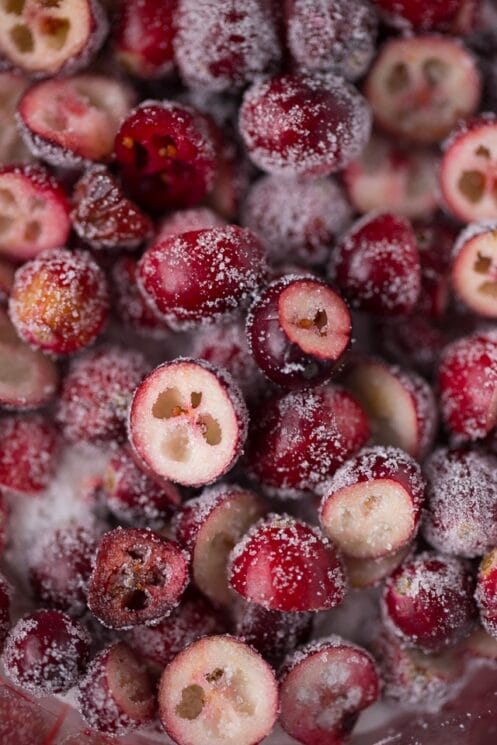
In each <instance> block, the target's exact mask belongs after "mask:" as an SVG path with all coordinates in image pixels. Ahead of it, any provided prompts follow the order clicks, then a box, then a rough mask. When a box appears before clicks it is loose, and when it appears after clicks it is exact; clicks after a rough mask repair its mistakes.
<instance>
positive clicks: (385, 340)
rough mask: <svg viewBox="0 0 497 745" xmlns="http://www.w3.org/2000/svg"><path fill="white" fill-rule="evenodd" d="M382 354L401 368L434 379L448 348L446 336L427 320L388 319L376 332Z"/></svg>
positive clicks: (414, 318) (418, 317) (416, 318)
mask: <svg viewBox="0 0 497 745" xmlns="http://www.w3.org/2000/svg"><path fill="white" fill-rule="evenodd" d="M377 337H378V339H379V342H380V344H381V350H382V352H383V354H384V355H385V356H386V357H388V358H390V359H392V360H393V361H394V362H397V363H398V364H399V365H402V366H403V367H404V368H412V369H414V370H416V371H417V372H418V373H421V375H424V376H426V377H427V378H432V377H433V375H434V373H435V370H436V369H437V367H438V360H439V357H440V354H441V353H442V350H443V348H444V347H445V345H446V344H447V337H446V336H445V334H444V332H443V331H442V330H441V329H439V328H438V327H437V326H435V325H434V324H433V323H431V322H430V320H429V319H428V318H425V317H424V316H421V315H417V314H416V313H415V314H414V315H412V316H407V318H402V319H393V320H391V319H388V321H384V322H383V323H382V324H381V325H380V326H379V327H378V330H377Z"/></svg>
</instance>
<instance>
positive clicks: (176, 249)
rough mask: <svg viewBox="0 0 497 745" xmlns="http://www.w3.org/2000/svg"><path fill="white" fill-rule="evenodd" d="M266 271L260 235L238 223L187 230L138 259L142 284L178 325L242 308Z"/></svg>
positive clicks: (151, 299)
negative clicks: (239, 225)
mask: <svg viewBox="0 0 497 745" xmlns="http://www.w3.org/2000/svg"><path fill="white" fill-rule="evenodd" d="M265 271H266V265H265V260H264V251H263V248H262V246H261V244H260V243H259V241H258V239H257V238H256V237H255V236H254V235H253V234H252V233H251V232H250V231H249V230H246V229H243V228H239V227H237V226H236V225H228V226H227V227H222V228H208V229H205V230H196V231H192V232H188V233H182V234H181V235H178V236H173V237H170V238H166V239H165V240H163V241H160V242H159V243H156V244H153V245H152V246H151V247H150V248H149V249H147V251H145V253H144V255H143V256H142V258H141V260H140V262H139V264H138V274H137V279H138V285H139V287H140V290H141V291H142V294H143V296H144V297H145V298H146V299H147V301H148V302H149V304H150V306H151V307H152V308H153V309H154V310H155V311H156V312H157V313H158V314H160V316H161V317H163V318H164V320H165V321H166V322H167V323H169V324H170V325H171V326H173V327H174V328H185V327H187V326H191V325H194V324H199V323H200V322H202V321H206V320H214V319H217V318H219V317H221V316H223V315H226V314H227V313H229V312H233V311H234V310H236V309H237V307H238V306H239V305H240V303H241V302H242V301H243V300H245V299H247V298H248V297H250V296H251V295H252V294H253V293H254V292H255V290H256V289H257V287H258V286H259V284H260V283H261V282H262V280H263V278H264V275H265Z"/></svg>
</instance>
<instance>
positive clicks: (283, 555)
mask: <svg viewBox="0 0 497 745" xmlns="http://www.w3.org/2000/svg"><path fill="white" fill-rule="evenodd" d="M228 575H229V581H230V585H231V587H232V588H233V589H234V590H235V591H236V592H238V593H239V594H240V595H241V596H242V597H243V598H245V600H249V601H250V602H252V603H257V604H258V605H261V606H262V607H263V608H266V609H267V610H276V611H283V612H287V613H295V612H302V611H318V610H326V609H328V608H333V607H335V606H336V605H339V603H341V602H342V600H343V598H344V595H345V591H346V578H345V572H344V568H343V565H342V561H341V559H340V557H339V555H338V553H337V551H336V549H335V548H334V546H333V545H332V544H331V543H330V542H329V541H328V540H327V539H326V538H324V536H323V535H322V534H321V533H320V532H319V530H317V529H316V528H313V527H311V526H310V525H307V524H306V523H303V522H300V521H297V520H294V519H293V518H291V517H289V516H288V515H269V516H268V517H267V518H266V519H264V520H261V521H260V522H258V523H256V524H255V525H254V526H253V527H252V528H251V529H250V530H249V532H248V533H247V534H246V536H245V537H244V538H243V539H242V540H241V541H240V543H238V544H237V545H236V546H235V548H234V549H233V552H232V554H231V565H230V567H229V570H228Z"/></svg>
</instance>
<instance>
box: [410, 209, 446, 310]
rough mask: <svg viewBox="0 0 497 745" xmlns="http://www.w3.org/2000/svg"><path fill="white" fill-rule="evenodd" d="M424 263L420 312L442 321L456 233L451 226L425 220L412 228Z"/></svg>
mask: <svg viewBox="0 0 497 745" xmlns="http://www.w3.org/2000/svg"><path fill="white" fill-rule="evenodd" d="M413 228H414V233H415V235H416V243H417V246H418V251H419V260H420V263H421V293H420V296H419V300H418V305H417V310H418V311H419V312H421V313H423V315H426V316H428V317H430V318H441V317H442V316H443V315H444V313H445V311H446V310H447V306H448V303H449V293H450V266H451V254H452V249H453V246H454V241H455V239H456V232H455V230H454V229H453V227H452V225H449V223H448V222H443V221H442V220H440V219H437V220H429V221H428V220H425V221H423V222H419V223H415V224H414V225H413Z"/></svg>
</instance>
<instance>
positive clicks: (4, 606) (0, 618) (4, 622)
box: [0, 574, 11, 652]
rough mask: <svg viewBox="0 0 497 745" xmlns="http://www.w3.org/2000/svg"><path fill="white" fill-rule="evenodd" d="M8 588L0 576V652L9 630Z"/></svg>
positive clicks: (5, 581)
mask: <svg viewBox="0 0 497 745" xmlns="http://www.w3.org/2000/svg"><path fill="white" fill-rule="evenodd" d="M10 594H11V593H10V588H9V585H8V584H7V580H6V579H4V577H3V576H2V575H1V574H0V652H1V651H2V649H3V645H4V642H5V639H6V638H7V635H8V633H9V630H10V623H11V622H10Z"/></svg>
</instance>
